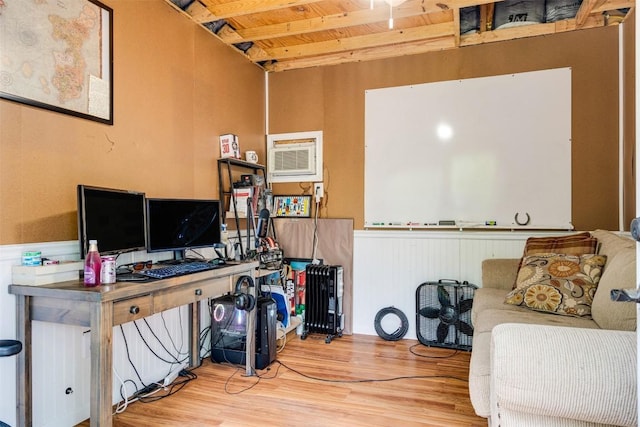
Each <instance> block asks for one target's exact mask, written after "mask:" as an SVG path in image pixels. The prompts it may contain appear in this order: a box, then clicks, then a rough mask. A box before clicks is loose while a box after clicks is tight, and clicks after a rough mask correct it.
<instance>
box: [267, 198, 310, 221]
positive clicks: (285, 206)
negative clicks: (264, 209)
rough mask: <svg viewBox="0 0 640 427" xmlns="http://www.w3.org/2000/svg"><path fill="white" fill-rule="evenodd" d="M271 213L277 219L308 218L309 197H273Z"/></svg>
mask: <svg viewBox="0 0 640 427" xmlns="http://www.w3.org/2000/svg"><path fill="white" fill-rule="evenodd" d="M273 211H274V214H275V215H274V216H276V217H278V218H309V217H310V216H311V196H309V195H303V196H273Z"/></svg>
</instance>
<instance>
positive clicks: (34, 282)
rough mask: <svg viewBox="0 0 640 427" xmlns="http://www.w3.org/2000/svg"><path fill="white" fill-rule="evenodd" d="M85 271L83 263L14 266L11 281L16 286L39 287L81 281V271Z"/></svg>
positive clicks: (68, 262) (65, 262)
mask: <svg viewBox="0 0 640 427" xmlns="http://www.w3.org/2000/svg"><path fill="white" fill-rule="evenodd" d="M83 269H84V263H83V262H82V261H63V262H61V263H60V264H51V265H38V266H26V265H14V266H13V267H12V271H11V273H12V276H11V280H12V283H13V284H14V285H29V286H39V285H48V284H49V283H57V282H65V281H67V280H80V270H83Z"/></svg>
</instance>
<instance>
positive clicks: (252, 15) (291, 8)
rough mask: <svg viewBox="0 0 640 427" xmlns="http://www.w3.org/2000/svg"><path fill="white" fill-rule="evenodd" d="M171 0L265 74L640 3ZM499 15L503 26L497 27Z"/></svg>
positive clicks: (471, 41)
mask: <svg viewBox="0 0 640 427" xmlns="http://www.w3.org/2000/svg"><path fill="white" fill-rule="evenodd" d="M165 1H166V2H167V3H169V4H171V6H172V7H174V8H176V9H178V10H179V11H181V12H182V13H183V14H185V15H186V16H188V17H189V18H190V19H192V20H193V21H194V22H197V23H199V24H200V25H202V26H203V27H205V28H207V30H208V31H210V32H211V33H212V34H214V35H215V36H216V37H218V38H219V39H220V40H221V41H222V42H224V43H226V44H228V45H230V46H233V48H236V49H237V50H238V51H239V52H240V53H241V54H242V55H244V56H245V57H246V58H247V59H248V60H249V61H252V62H253V63H255V64H257V65H259V66H261V67H262V68H264V69H265V70H267V71H284V70H291V69H296V68H305V67H315V66H326V65H333V64H339V63H344V62H354V61H366V60H372V59H382V58H389V57H394V56H400V55H413V54H417V53H425V52H429V51H436V50H443V49H453V48H456V47H464V46H472V45H476V44H482V43H491V42H497V41H505V40H512V39H518V38H523V37H532V36H538V35H546V34H553V33H558V32H566V31H575V30H580V29H586V28H594V27H601V26H604V25H609V24H611V23H615V22H619V21H620V20H621V19H623V18H624V16H625V14H626V13H627V12H628V10H629V8H633V7H635V0H583V1H582V2H581V4H580V5H579V7H577V6H576V5H575V0H566V3H567V4H566V5H562V6H563V7H564V9H562V10H560V9H558V10H556V11H554V13H555V12H558V11H559V12H562V13H565V12H566V11H567V10H569V9H571V8H573V14H572V15H570V16H569V15H567V16H561V17H559V18H554V19H553V20H552V21H551V22H545V21H544V20H540V18H539V17H540V16H542V17H546V16H547V15H548V13H547V12H548V11H545V10H543V11H542V13H540V10H518V9H517V8H516V6H514V4H524V3H526V2H511V3H509V2H507V1H506V0H505V1H502V0H498V1H486V0H406V1H405V2H404V3H402V4H400V5H398V6H396V7H392V8H391V7H390V6H389V5H388V4H387V3H384V1H391V0H384V1H383V0H374V1H373V3H371V0H231V1H229V0H195V1H192V0H165ZM508 3H509V4H508ZM372 4H373V6H374V7H373V8H371V5H372ZM529 4H530V3H529ZM540 4H541V5H543V6H542V7H543V8H544V2H540ZM520 7H521V6H520ZM535 7H539V5H537V6H535ZM499 9H500V10H499ZM505 11H506V12H505ZM498 12H500V13H501V14H500V15H498ZM505 13H506V16H507V19H508V21H507V22H506V23H507V24H508V25H504V24H505V22H504V19H505ZM556 15H557V13H556ZM556 15H554V16H556ZM391 16H393V21H392V22H393V28H392V29H389V26H388V25H389V21H391V20H390V19H389V18H390V17H391ZM497 16H500V17H501V18H499V19H498V20H500V19H502V20H503V21H502V22H496V17H497ZM611 16H615V19H609V18H610V17H611ZM545 19H546V18H545ZM501 24H502V27H501V28H499V29H496V28H495V27H496V26H499V25H501ZM525 24H526V25H525Z"/></svg>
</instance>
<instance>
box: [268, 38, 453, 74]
mask: <svg viewBox="0 0 640 427" xmlns="http://www.w3.org/2000/svg"><path fill="white" fill-rule="evenodd" d="M455 47H456V46H455V39H454V37H453V36H449V37H442V38H439V39H432V40H419V41H415V42H409V43H402V44H394V45H390V46H383V47H375V48H365V49H359V50H352V51H346V52H340V53H336V54H331V55H319V56H312V57H306V58H300V59H295V60H285V61H277V62H272V63H269V64H265V66H264V69H265V70H267V71H273V72H277V71H287V70H295V69H299V68H309V67H320V66H326V65H336V64H344V63H347V62H361V61H372V60H375V59H385V58H392V57H398V56H406V55H417V54H420V53H427V52H434V51H441V50H446V49H453V48H455Z"/></svg>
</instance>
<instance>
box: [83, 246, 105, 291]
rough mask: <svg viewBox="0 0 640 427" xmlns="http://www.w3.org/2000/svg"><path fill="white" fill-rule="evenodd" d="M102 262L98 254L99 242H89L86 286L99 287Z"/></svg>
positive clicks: (86, 261) (85, 274)
mask: <svg viewBox="0 0 640 427" xmlns="http://www.w3.org/2000/svg"><path fill="white" fill-rule="evenodd" d="M101 267H102V261H101V260H100V252H98V241H97V240H89V252H87V256H86V257H85V260H84V285H85V286H99V285H100V270H101Z"/></svg>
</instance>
